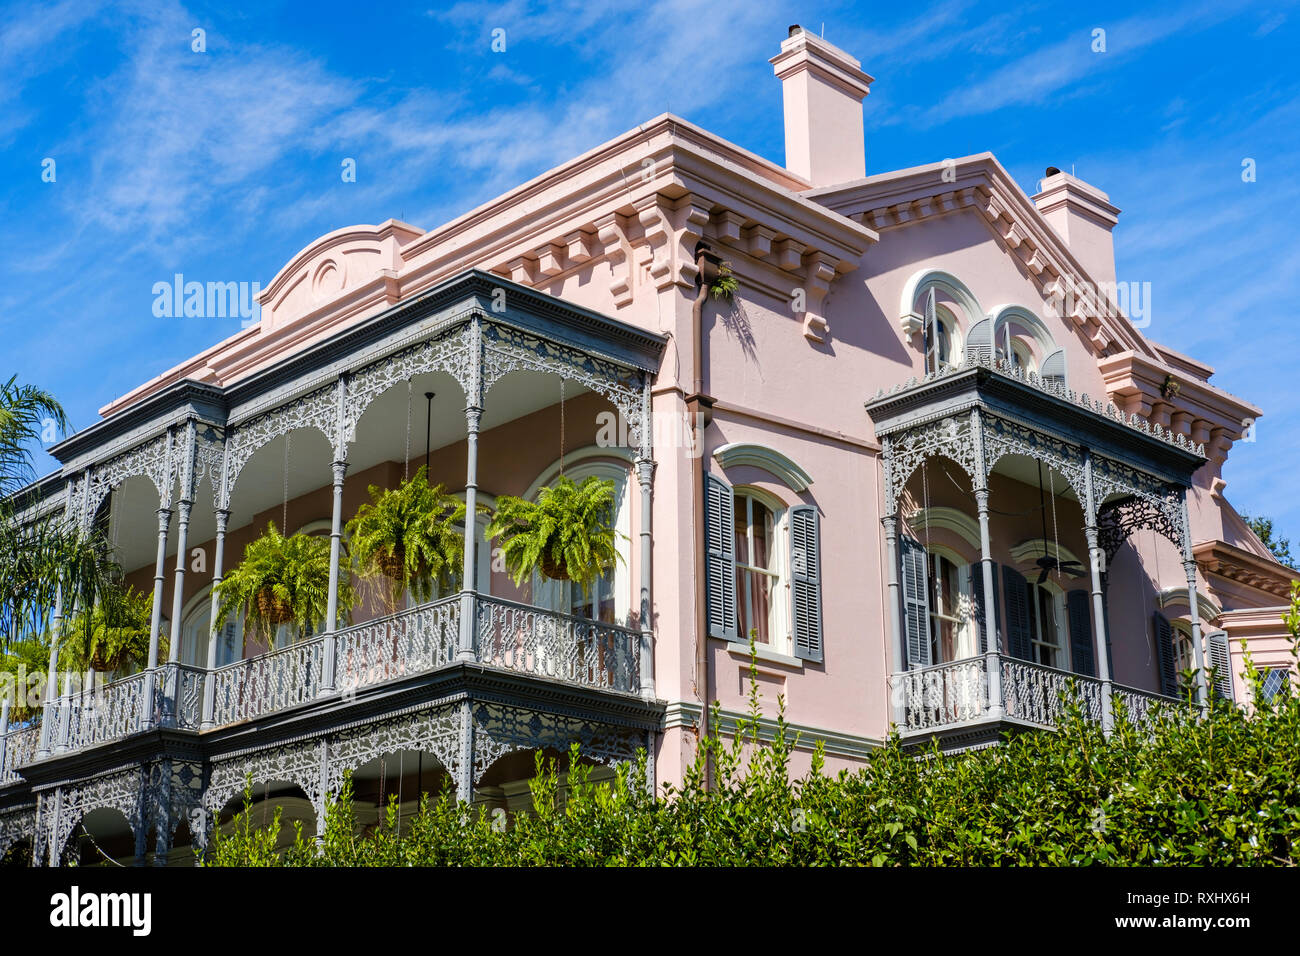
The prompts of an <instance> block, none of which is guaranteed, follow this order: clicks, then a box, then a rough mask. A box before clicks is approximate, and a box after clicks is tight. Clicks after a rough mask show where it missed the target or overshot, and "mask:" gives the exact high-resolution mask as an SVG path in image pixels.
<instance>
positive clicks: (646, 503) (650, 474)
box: [636, 416, 655, 700]
mask: <svg viewBox="0 0 1300 956" xmlns="http://www.w3.org/2000/svg"><path fill="white" fill-rule="evenodd" d="M648 417H649V416H647V418H648ZM654 473H655V463H654V460H653V459H651V458H638V459H637V463H636V475H637V481H638V483H639V484H640V486H641V535H640V538H641V696H642V697H644V698H645V699H646V700H653V699H654V696H655V675H654V663H655V659H654V617H653V615H654V610H653V605H652V603H651V600H650V587H651V583H652V579H653V571H654V567H653V561H654V539H653V537H652V536H651V528H650V523H651V520H652V510H653V509H652V507H651V506H652V497H653V496H652V491H653V489H654Z"/></svg>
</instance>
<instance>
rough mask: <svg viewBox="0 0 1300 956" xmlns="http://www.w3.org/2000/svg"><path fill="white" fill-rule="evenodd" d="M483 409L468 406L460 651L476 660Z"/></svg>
mask: <svg viewBox="0 0 1300 956" xmlns="http://www.w3.org/2000/svg"><path fill="white" fill-rule="evenodd" d="M482 418H483V409H482V408H480V407H478V406H477V405H468V406H466V408H465V429H466V434H465V446H466V451H465V564H464V569H463V572H462V578H461V581H462V585H461V592H460V651H459V653H458V654H457V655H456V658H457V660H462V661H472V660H474V623H475V622H474V604H475V595H476V594H477V591H478V575H477V569H478V529H477V525H476V524H475V521H474V516H475V515H476V514H477V510H478V430H479V424H480V422H481V421H482Z"/></svg>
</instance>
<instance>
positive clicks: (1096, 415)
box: [867, 351, 1226, 747]
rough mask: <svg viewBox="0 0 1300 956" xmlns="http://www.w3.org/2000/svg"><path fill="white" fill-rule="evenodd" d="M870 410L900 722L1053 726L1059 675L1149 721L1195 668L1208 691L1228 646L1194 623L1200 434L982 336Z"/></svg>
mask: <svg viewBox="0 0 1300 956" xmlns="http://www.w3.org/2000/svg"><path fill="white" fill-rule="evenodd" d="M867 409H868V412H869V413H870V415H871V417H872V419H873V421H874V422H875V425H876V431H877V434H878V436H879V437H880V440H881V443H882V447H883V451H882V455H881V459H882V465H883V469H884V491H885V494H884V497H885V501H884V509H883V514H884V518H883V523H884V526H885V539H886V547H887V551H888V560H887V574H888V583H889V594H890V599H889V602H888V605H889V607H888V610H889V614H890V624H891V634H892V637H893V641H892V647H891V652H892V653H891V657H892V658H893V666H892V668H891V670H892V671H893V672H894V675H893V677H892V678H891V684H892V694H891V702H892V716H893V722H894V723H895V725H896V726H897V727H898V729H899V732H900V733H901V734H903V735H904V736H905V737H911V738H913V739H916V740H927V739H929V738H931V737H938V738H940V739H941V740H942V741H943V745H944V746H952V747H956V746H971V745H977V744H980V743H985V742H988V741H992V740H996V739H998V737H999V736H1000V735H1001V734H1002V733H1003V732H1004V731H1006V730H1008V729H1012V730H1014V729H1019V728H1033V727H1051V726H1054V725H1055V724H1056V723H1057V722H1058V720H1059V718H1060V716H1061V706H1062V704H1061V696H1060V695H1061V693H1062V692H1063V691H1067V690H1069V691H1070V693H1072V694H1074V695H1077V699H1078V701H1079V704H1080V706H1081V707H1082V710H1083V713H1084V715H1085V716H1088V717H1092V718H1094V719H1096V720H1098V721H1100V722H1101V723H1102V724H1103V726H1106V727H1108V728H1109V726H1111V725H1112V724H1113V719H1114V712H1115V702H1116V700H1117V699H1119V700H1122V701H1123V702H1124V705H1125V709H1126V710H1127V711H1128V712H1129V713H1130V714H1131V715H1133V716H1136V717H1142V716H1144V715H1145V714H1146V712H1147V711H1148V710H1149V708H1150V706H1151V704H1152V703H1153V702H1154V701H1157V700H1169V701H1172V700H1175V699H1177V698H1178V696H1179V693H1180V691H1179V674H1180V673H1182V672H1184V671H1192V670H1194V671H1196V674H1197V694H1198V697H1199V698H1200V699H1201V700H1202V701H1203V700H1204V699H1205V697H1206V694H1207V687H1206V684H1205V676H1204V675H1205V664H1206V661H1207V659H1208V660H1210V661H1211V662H1212V663H1215V662H1217V659H1218V658H1219V657H1223V658H1224V660H1225V662H1226V645H1225V644H1223V643H1222V635H1220V634H1214V633H1211V634H1208V635H1207V634H1203V633H1202V625H1201V620H1200V617H1199V607H1200V604H1201V602H1200V601H1198V592H1197V589H1196V564H1195V561H1194V559H1193V555H1192V552H1191V540H1190V535H1189V531H1188V517H1187V507H1186V493H1187V489H1188V488H1189V487H1190V485H1191V480H1192V475H1193V473H1194V472H1195V471H1196V469H1197V468H1199V467H1200V466H1201V465H1202V464H1203V463H1204V461H1205V458H1204V454H1203V449H1201V448H1200V447H1197V446H1195V445H1193V444H1192V443H1191V442H1189V441H1187V440H1186V439H1185V438H1184V437H1183V436H1181V435H1174V434H1172V433H1169V432H1167V431H1165V430H1164V429H1162V428H1161V427H1160V426H1152V425H1150V424H1148V423H1146V422H1143V421H1141V420H1139V419H1137V418H1135V417H1131V416H1125V415H1123V414H1122V413H1120V412H1118V411H1117V410H1116V409H1115V408H1114V407H1113V406H1106V405H1102V404H1100V403H1097V402H1093V401H1091V400H1090V399H1089V398H1088V397H1087V396H1077V395H1075V394H1074V393H1072V392H1070V391H1069V390H1068V389H1066V388H1065V386H1064V385H1063V384H1061V383H1060V382H1057V381H1048V380H1044V379H1041V378H1039V377H1038V376H1037V375H1035V374H1032V373H1028V374H1026V373H1025V372H1023V371H1021V370H1020V369H1019V368H1013V367H1010V366H1008V365H1007V364H1006V363H1005V362H1004V361H1002V360H1001V359H1000V358H995V357H993V356H991V355H989V354H985V353H981V352H979V351H973V352H972V354H971V355H970V356H969V357H968V358H967V359H966V360H965V361H963V362H961V363H959V364H954V365H951V366H947V367H944V368H943V369H941V370H940V371H938V372H935V373H931V374H929V375H927V376H925V377H924V378H923V379H921V380H915V379H914V380H912V381H910V382H908V383H907V384H906V385H903V386H901V387H899V388H896V389H894V390H893V391H892V392H890V393H889V394H885V393H883V392H882V393H881V394H880V395H878V396H877V397H876V398H875V399H874V400H872V401H870V402H868V403H867ZM1169 572H1172V573H1173V574H1174V575H1177V577H1178V578H1179V580H1180V581H1181V582H1182V586H1181V588H1179V587H1170V585H1171V584H1172V581H1168V580H1165V579H1164V576H1166V575H1168V573H1169ZM1180 595H1181V596H1180ZM1182 607H1186V612H1185V614H1182V615H1181V616H1179V615H1177V614H1176V613H1175V612H1176V611H1177V610H1178V609H1180V608H1182ZM1167 614H1170V615H1172V616H1171V617H1167V616H1166V615H1167ZM1207 637H1208V641H1207V640H1206V638H1207Z"/></svg>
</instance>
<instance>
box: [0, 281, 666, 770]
mask: <svg viewBox="0 0 1300 956" xmlns="http://www.w3.org/2000/svg"><path fill="white" fill-rule="evenodd" d="M663 346H664V339H663V338H662V337H661V336H657V335H654V334H651V333H646V332H643V331H641V330H639V329H635V328H632V327H630V326H627V325H624V324H622V323H619V322H617V321H615V320H612V319H609V318H607V317H605V316H601V315H598V314H596V313H592V312H590V311H587V310H584V309H581V308H580V307H576V306H573V305H571V304H569V303H565V302H562V301H560V300H558V299H554V298H552V297H549V296H546V295H544V294H541V293H538V292H535V291H533V290H531V289H527V288H524V287H521V286H517V285H515V284H513V283H510V282H508V281H506V280H504V279H501V278H499V277H497V276H490V275H486V274H484V273H479V272H472V273H468V274H466V275H464V276H462V277H459V278H458V279H455V280H452V281H449V282H447V283H444V284H443V285H442V286H440V287H438V288H436V289H434V290H431V291H430V292H428V293H425V294H423V295H421V296H420V297H418V298H417V299H416V300H415V301H411V302H404V303H401V304H399V305H398V306H395V307H394V308H392V309H390V310H388V311H387V312H384V313H383V314H381V315H378V316H376V317H374V318H373V319H369V320H366V321H364V322H361V323H359V324H356V325H353V326H351V327H349V329H348V330H347V331H346V333H344V334H343V335H340V336H337V337H335V338H332V339H329V340H326V341H323V342H321V343H319V344H318V345H316V346H313V347H311V348H308V349H306V350H304V351H302V352H298V353H295V354H293V355H290V356H287V357H285V358H284V359H282V360H281V362H280V363H279V364H278V365H276V366H275V367H273V368H268V369H266V370H264V371H262V372H258V373H256V374H253V375H251V376H249V377H247V378H245V379H241V380H240V381H239V382H238V383H236V384H234V385H231V386H230V387H228V388H219V387H215V386H211V385H203V384H200V383H194V382H183V383H179V384H177V385H175V386H172V387H170V388H168V389H167V390H165V391H163V392H161V393H159V394H157V395H154V396H151V397H149V398H146V399H144V400H142V401H140V402H138V403H135V404H132V405H130V406H128V407H126V408H125V409H123V410H121V411H120V412H118V413H116V414H114V415H113V416H111V417H110V418H108V419H106V420H104V421H102V422H100V423H98V424H97V425H95V426H92V427H91V428H89V429H87V430H85V431H84V432H82V433H79V434H78V435H76V436H73V437H72V438H70V439H68V440H66V441H65V442H63V443H62V444H61V445H60V446H57V447H56V448H55V454H56V455H57V456H58V457H59V458H60V459H61V460H62V461H63V462H64V472H63V476H62V478H63V480H62V483H61V486H60V487H59V488H58V489H57V490H56V492H54V493H50V494H48V495H47V497H46V500H45V501H44V503H43V505H44V508H45V510H44V512H42V510H41V508H42V504H41V503H38V504H37V505H36V506H35V507H33V508H32V515H33V516H34V517H36V518H39V517H42V516H45V517H49V518H51V519H52V520H61V521H65V522H69V523H73V524H76V525H79V526H81V527H83V528H90V527H97V528H99V529H101V530H102V531H103V532H104V534H105V536H106V537H107V538H108V540H109V542H110V544H111V546H112V548H113V551H114V553H115V557H116V559H117V563H118V564H119V565H120V566H122V567H124V568H126V569H128V571H129V573H128V575H127V581H128V583H132V584H135V585H136V586H138V587H140V588H141V589H143V590H146V591H147V590H149V589H150V588H151V589H152V593H153V599H154V620H153V622H152V625H151V637H152V638H153V641H152V643H153V644H154V645H155V646H158V645H160V644H161V645H162V646H163V647H166V646H167V645H168V644H169V645H170V649H169V651H165V652H164V653H162V654H161V655H160V658H161V659H151V660H150V661H149V662H148V664H147V666H145V667H144V668H143V669H142V670H141V672H139V673H135V674H131V675H129V676H124V677H120V678H118V679H115V680H111V681H109V682H108V683H105V684H101V685H99V686H95V684H94V682H93V681H91V682H90V683H89V684H88V685H87V686H85V687H82V686H78V685H79V684H80V682H79V681H75V680H74V679H73V678H68V679H67V680H65V681H64V682H63V684H62V685H61V686H59V687H57V688H56V693H57V696H56V697H55V696H51V699H49V700H48V701H47V702H46V703H45V705H44V712H43V715H42V716H41V718H40V720H39V724H37V725H29V726H20V727H17V728H16V729H13V730H11V731H10V732H9V733H7V734H6V735H5V746H4V747H3V748H0V753H2V754H3V764H0V786H3V785H5V784H11V783H14V782H16V781H18V780H19V779H20V778H22V777H24V776H25V774H24V770H25V768H34V767H36V766H37V765H41V764H43V763H44V762H45V761H47V760H51V761H52V760H56V759H60V758H68V757H71V756H75V755H79V754H88V753H90V752H92V751H96V750H97V749H107V748H113V747H114V746H115V745H118V744H121V743H122V742H124V741H130V740H131V739H132V738H135V737H138V736H139V735H144V734H155V735H156V734H157V733H159V732H162V733H164V734H165V735H171V736H172V737H174V736H175V735H176V734H180V735H193V737H194V739H195V740H196V741H205V740H214V741H216V740H227V739H233V737H232V735H236V736H240V739H241V741H242V743H241V744H240V745H241V746H253V745H255V743H254V742H250V741H249V738H248V734H250V733H252V734H254V735H255V734H257V733H261V732H262V731H263V730H264V729H265V728H269V727H276V728H280V730H278V731H277V732H282V733H285V734H287V733H290V730H287V729H285V728H291V727H293V726H299V725H301V726H307V725H310V724H312V722H313V721H314V722H316V723H320V722H321V721H324V720H329V721H333V722H334V724H339V723H340V722H342V723H343V724H346V723H347V721H349V720H353V721H355V720H367V719H376V715H382V714H383V713H387V712H392V711H394V710H395V709H396V710H399V711H400V709H401V708H403V707H407V708H409V707H410V706H411V704H412V703H413V702H416V701H427V700H435V699H440V698H439V696H438V695H443V696H446V695H448V694H462V695H463V694H465V693H467V692H468V693H471V694H472V693H473V692H474V688H478V689H479V690H483V689H484V688H487V689H488V691H490V693H491V694H492V695H495V698H496V699H499V700H504V699H506V698H509V699H511V700H514V701H517V702H523V703H527V702H529V701H533V702H537V701H541V702H543V703H544V704H545V706H549V707H551V708H552V709H556V708H558V709H559V710H561V711H563V712H565V713H577V712H582V713H584V714H597V715H599V714H607V715H611V716H612V717H617V718H619V719H626V720H629V721H632V722H634V723H635V722H637V721H642V722H649V721H650V720H651V716H652V715H651V714H650V712H651V711H652V710H654V709H655V707H660V706H661V705H658V704H656V702H655V695H654V681H653V677H654V675H653V664H652V651H653V633H652V627H651V619H650V612H649V604H648V601H649V594H650V586H651V582H650V562H649V560H648V555H649V554H650V547H649V546H650V522H649V503H650V494H651V488H652V476H653V469H652V467H651V462H652V456H653V447H652V440H653V437H652V427H651V422H652V417H651V406H650V389H649V383H650V380H651V378H652V376H653V374H654V371H655V369H657V367H658V361H659V356H660V354H661V352H662V349H663ZM435 396H436V399H437V401H436V403H435V400H434V399H435ZM449 410H450V411H449ZM611 422H612V423H615V424H616V425H617V428H616V429H611V428H608V427H607V426H608V425H609V423H611ZM605 432H610V433H612V436H613V440H608V441H607V440H602V436H604V437H606V438H607V437H609V436H608V435H604V433H605ZM421 465H424V466H427V468H428V473H429V480H430V482H431V483H440V484H443V485H445V487H446V488H447V490H448V492H449V493H450V494H452V495H453V496H456V497H459V498H460V499H461V500H463V501H464V503H465V506H466V512H467V513H468V514H472V515H475V516H476V519H475V521H473V522H469V523H468V525H469V529H470V530H469V531H468V532H466V531H465V529H464V527H462V528H461V529H460V532H461V534H462V537H463V541H464V551H465V558H464V564H463V569H459V568H458V569H456V573H455V574H454V575H453V583H452V585H451V587H450V588H448V587H447V586H445V585H444V586H443V588H442V591H441V593H439V594H437V599H436V600H426V601H424V602H423V603H420V602H417V600H416V599H415V598H414V596H413V595H411V594H409V593H408V594H406V595H404V596H397V597H393V596H392V595H388V594H387V592H383V594H384V596H383V597H380V596H378V593H377V592H373V593H366V594H360V592H359V599H358V600H357V602H356V606H355V613H354V614H353V615H352V617H351V618H350V620H351V621H355V623H350V622H349V618H348V615H346V614H345V613H344V608H343V607H342V606H341V605H340V602H339V591H340V580H342V581H343V582H344V584H345V585H346V584H347V583H348V577H347V576H348V575H349V567H348V563H347V561H346V560H345V558H346V553H347V546H348V545H347V541H346V540H345V535H344V528H343V526H344V524H345V522H346V521H347V519H348V518H349V517H350V516H351V515H352V514H354V513H355V512H356V509H357V508H358V507H359V505H360V504H361V503H362V502H364V501H367V500H368V499H369V495H370V494H371V492H372V491H373V489H374V488H376V487H378V488H385V487H387V488H391V487H393V486H394V485H395V483H397V482H399V481H402V480H403V479H404V478H405V477H410V476H411V475H413V474H414V473H416V471H417V469H418V467H419V466H421ZM566 466H567V471H566ZM587 473H591V474H596V475H598V476H600V477H610V478H611V479H612V481H613V484H614V488H615V499H616V503H615V508H614V511H615V514H614V521H615V526H616V531H617V537H618V539H619V546H618V547H619V558H620V560H619V562H618V563H617V566H616V570H615V571H614V572H611V573H610V575H609V576H608V578H607V579H606V578H602V579H601V580H600V581H599V582H598V584H597V585H596V586H594V587H593V589H592V590H591V593H587V591H584V590H583V589H581V588H579V587H578V586H577V585H574V584H572V583H571V582H567V581H544V580H542V579H541V578H539V577H535V578H534V579H533V582H532V584H531V585H530V584H528V583H527V582H525V584H524V586H523V587H521V588H516V587H515V586H514V584H513V582H512V581H511V580H510V579H509V577H508V576H507V575H506V574H505V573H504V570H503V569H502V568H501V567H498V566H497V563H496V562H494V561H493V560H492V557H491V553H490V550H489V547H490V546H489V544H488V542H486V541H485V539H484V537H483V534H482V530H483V523H484V520H485V519H484V517H483V516H482V514H483V511H484V510H485V509H490V508H491V507H493V505H494V500H495V499H494V498H493V496H494V495H498V494H500V495H513V496H517V497H524V498H529V497H531V496H533V495H535V494H536V493H537V491H538V489H539V488H540V487H542V486H544V485H545V484H546V483H547V482H549V481H552V480H553V479H554V477H555V476H556V475H557V474H565V475H567V476H571V477H574V478H575V479H577V480H581V477H582V476H583V475H585V474H587ZM209 495H210V497H209ZM268 522H272V523H274V524H276V525H277V526H279V527H280V528H281V530H282V531H283V532H284V533H288V532H292V531H295V530H297V531H299V532H301V533H304V534H309V535H310V534H317V535H320V536H322V537H326V538H328V540H329V543H330V577H329V581H330V584H329V590H330V593H329V613H326V614H324V615H322V618H323V619H322V620H321V621H320V622H319V623H318V624H316V625H315V626H314V627H310V628H306V629H305V631H304V632H303V633H287V632H286V633H283V634H281V633H278V632H277V633H276V634H275V635H274V637H273V638H272V637H269V636H268V637H261V636H259V635H257V634H254V633H251V632H250V634H249V635H248V637H247V639H245V637H244V635H243V634H242V621H241V620H240V619H238V618H235V619H228V620H227V621H225V622H224V623H223V626H222V628H218V629H217V633H216V635H215V636H214V633H213V631H214V629H213V627H212V621H213V618H214V615H215V614H216V611H217V603H218V602H217V601H216V600H215V599H214V598H213V593H214V589H215V587H216V586H217V585H218V584H219V582H220V581H221V580H222V577H223V568H231V567H233V566H236V565H238V563H239V561H240V560H241V552H242V551H243V547H242V546H243V545H244V544H247V543H248V542H250V541H252V540H253V539H254V537H255V536H256V534H257V533H258V532H260V531H262V530H263V529H264V528H265V527H266V525H267V523H268ZM464 524H466V523H465V522H462V525H464ZM637 538H640V539H641V547H640V548H634V547H633V542H634V541H635V540H636V539H637ZM196 556H197V557H196ZM462 571H463V573H462ZM227 573H228V572H227ZM353 583H354V588H353V589H354V590H358V589H357V588H356V586H355V585H356V583H357V582H353ZM286 627H288V626H286ZM289 630H292V628H289ZM160 636H165V637H167V638H170V640H169V641H159V640H158V638H159V637H160ZM51 656H52V661H51V670H53V656H54V655H53V653H52V655H51ZM466 688H469V691H467V690H466ZM488 691H484V692H485V693H486V692H488ZM0 723H3V721H0ZM5 729H6V728H5V727H3V726H0V733H4V731H5ZM132 746H133V745H132ZM203 746H207V745H206V744H203ZM117 749H119V750H120V748H117ZM38 775H39V774H38Z"/></svg>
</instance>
